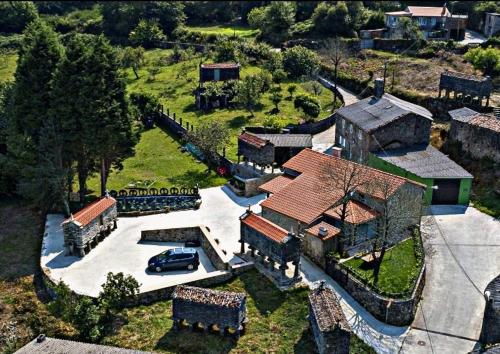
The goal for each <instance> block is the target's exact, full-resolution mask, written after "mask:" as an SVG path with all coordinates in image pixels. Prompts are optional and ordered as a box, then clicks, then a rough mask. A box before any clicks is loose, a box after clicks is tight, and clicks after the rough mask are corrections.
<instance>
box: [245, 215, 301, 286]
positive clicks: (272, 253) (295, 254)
mask: <svg viewBox="0 0 500 354" xmlns="http://www.w3.org/2000/svg"><path fill="white" fill-rule="evenodd" d="M239 242H240V243H241V253H242V254H244V253H245V244H248V246H249V248H250V252H251V256H252V257H255V251H258V253H259V256H261V257H262V261H264V260H265V258H267V260H268V261H269V270H270V271H272V272H274V270H275V265H276V264H277V265H278V266H279V269H280V271H281V274H280V275H279V279H278V281H279V283H280V285H289V284H292V283H294V282H296V281H298V280H299V279H300V278H299V266H300V239H299V237H298V235H297V234H295V233H294V232H293V230H290V231H287V230H285V229H284V228H282V227H281V226H279V225H276V224H274V223H273V222H271V221H269V220H267V219H265V218H263V217H262V216H259V215H257V214H254V213H253V212H252V211H251V210H248V211H247V212H246V213H245V214H243V215H242V216H241V217H240V241H239ZM290 262H291V263H292V264H293V266H294V267H295V268H294V274H293V277H292V278H291V279H289V278H288V277H287V276H286V270H287V269H288V265H287V263H290Z"/></svg>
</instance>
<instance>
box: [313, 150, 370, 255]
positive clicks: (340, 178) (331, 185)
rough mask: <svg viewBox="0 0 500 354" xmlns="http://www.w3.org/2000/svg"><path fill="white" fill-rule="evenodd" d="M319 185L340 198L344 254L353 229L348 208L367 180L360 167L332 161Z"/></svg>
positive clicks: (341, 242)
mask: <svg viewBox="0 0 500 354" xmlns="http://www.w3.org/2000/svg"><path fill="white" fill-rule="evenodd" d="M319 184H320V185H318V186H317V187H318V188H319V189H321V190H322V191H323V192H327V193H331V194H333V195H337V196H338V199H337V203H338V204H337V206H340V207H339V208H338V209H337V210H338V213H337V214H338V217H339V219H340V230H341V240H340V243H339V251H340V252H341V253H342V252H343V246H344V242H345V240H346V239H348V237H349V235H350V234H351V233H352V229H351V227H350V225H349V223H348V222H347V221H346V219H347V217H348V216H349V214H348V213H349V211H348V208H347V207H348V204H349V202H350V201H351V200H352V198H353V196H354V193H355V192H356V191H357V190H358V189H359V188H361V187H363V186H365V185H366V179H365V177H364V175H363V171H362V168H361V166H360V165H358V164H356V163H351V162H348V161H347V160H342V159H331V160H329V161H328V163H326V164H325V165H324V166H323V167H322V168H321V172H320V178H319Z"/></svg>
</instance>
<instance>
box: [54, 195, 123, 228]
mask: <svg viewBox="0 0 500 354" xmlns="http://www.w3.org/2000/svg"><path fill="white" fill-rule="evenodd" d="M115 204H116V200H115V199H114V198H112V197H102V198H99V199H97V200H96V201H94V202H92V203H90V204H89V205H87V206H86V207H84V208H83V209H81V210H80V211H78V212H77V213H76V214H74V215H73V216H72V217H69V218H67V219H66V220H64V221H63V224H64V223H69V222H77V223H78V224H80V225H79V226H86V225H88V224H90V223H91V222H92V220H94V219H95V218H97V217H98V216H99V215H101V214H102V213H103V212H105V211H106V210H108V209H109V208H111V207H112V206H113V205H115Z"/></svg>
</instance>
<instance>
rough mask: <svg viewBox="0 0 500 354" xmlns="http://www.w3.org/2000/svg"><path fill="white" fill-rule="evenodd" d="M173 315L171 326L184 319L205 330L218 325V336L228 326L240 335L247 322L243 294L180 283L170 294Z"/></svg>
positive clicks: (178, 324) (177, 324) (175, 326)
mask: <svg viewBox="0 0 500 354" xmlns="http://www.w3.org/2000/svg"><path fill="white" fill-rule="evenodd" d="M172 314H173V320H174V329H179V326H180V322H181V321H183V320H185V321H187V322H188V323H189V325H192V326H200V325H201V326H202V327H203V329H204V330H205V331H208V330H209V329H210V327H213V326H214V325H217V327H218V328H219V331H220V334H221V335H222V334H224V333H226V332H227V330H228V329H229V328H231V329H233V330H235V334H236V336H239V335H240V334H241V333H242V332H243V331H244V327H245V323H246V322H247V308H246V295H245V294H244V293H235V292H229V291H220V290H212V289H204V288H198V287H195V286H187V285H179V286H177V287H176V288H175V291H174V293H173V295H172Z"/></svg>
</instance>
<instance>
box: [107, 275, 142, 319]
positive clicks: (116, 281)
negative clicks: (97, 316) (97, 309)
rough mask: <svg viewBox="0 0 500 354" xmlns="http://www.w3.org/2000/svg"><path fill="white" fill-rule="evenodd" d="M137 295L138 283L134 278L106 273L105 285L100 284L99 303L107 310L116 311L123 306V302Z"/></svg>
mask: <svg viewBox="0 0 500 354" xmlns="http://www.w3.org/2000/svg"><path fill="white" fill-rule="evenodd" d="M138 293H139V283H138V282H137V280H135V278H134V277H132V276H130V275H127V276H125V275H124V274H123V273H122V272H120V273H116V274H114V273H111V272H109V273H108V276H107V278H106V283H104V284H102V291H101V292H100V293H99V303H100V304H101V306H102V307H103V308H104V309H105V310H107V311H110V310H116V309H119V308H120V307H122V306H123V305H125V301H126V300H127V299H130V298H134V297H135V296H136V295H137V294H138Z"/></svg>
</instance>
